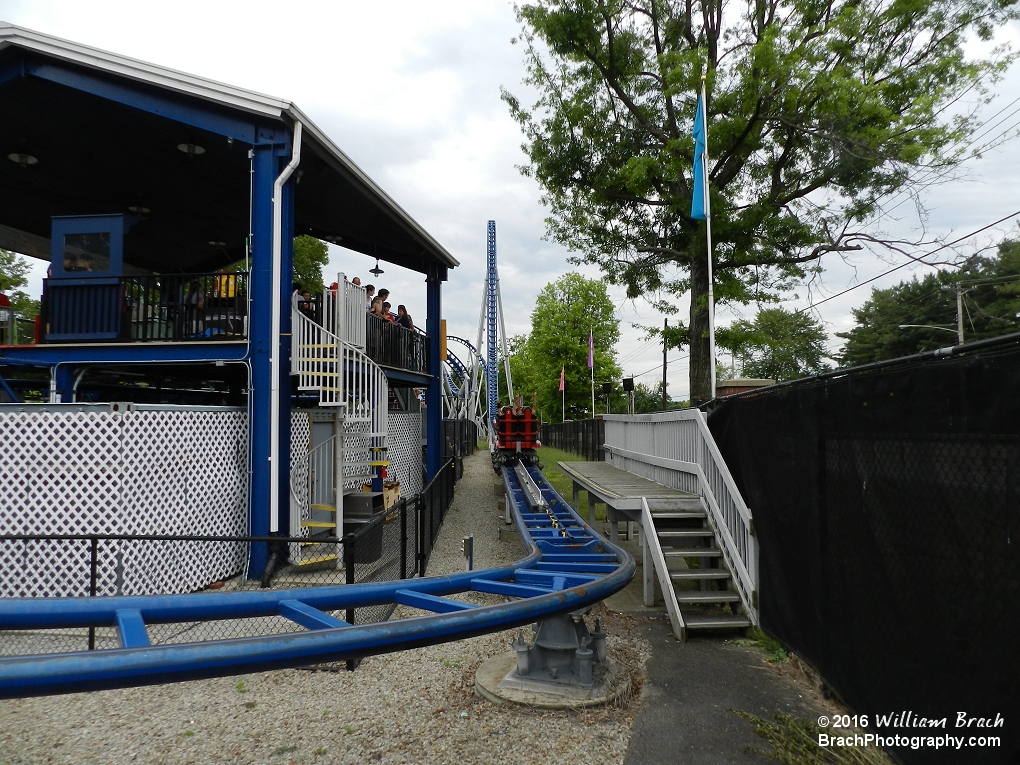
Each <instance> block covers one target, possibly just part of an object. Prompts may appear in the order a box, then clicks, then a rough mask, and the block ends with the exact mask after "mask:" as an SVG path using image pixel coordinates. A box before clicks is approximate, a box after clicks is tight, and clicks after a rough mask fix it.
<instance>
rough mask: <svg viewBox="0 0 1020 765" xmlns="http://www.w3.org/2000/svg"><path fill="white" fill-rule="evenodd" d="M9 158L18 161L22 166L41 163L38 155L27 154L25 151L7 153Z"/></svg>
mask: <svg viewBox="0 0 1020 765" xmlns="http://www.w3.org/2000/svg"><path fill="white" fill-rule="evenodd" d="M7 159H9V160H10V161H11V162H17V163H18V164H19V165H21V166H22V167H28V166H29V165H38V164H39V159H38V158H37V157H33V156H32V155H31V154H26V153H25V152H23V151H15V152H11V153H10V154H8V155H7Z"/></svg>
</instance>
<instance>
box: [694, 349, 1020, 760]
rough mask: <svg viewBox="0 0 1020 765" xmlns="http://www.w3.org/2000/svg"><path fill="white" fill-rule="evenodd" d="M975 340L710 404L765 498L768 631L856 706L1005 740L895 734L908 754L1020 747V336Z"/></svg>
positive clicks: (725, 442) (723, 436) (741, 473)
mask: <svg viewBox="0 0 1020 765" xmlns="http://www.w3.org/2000/svg"><path fill="white" fill-rule="evenodd" d="M978 345H979V344H978V343H975V344H973V345H972V346H970V347H969V348H968V346H966V345H964V346H956V347H954V348H952V349H945V350H944V351H942V352H940V353H939V354H938V355H936V354H934V353H933V354H925V355H921V356H918V357H913V358H908V359H901V360H897V361H894V362H889V363H886V362H882V363H878V364H873V365H869V366H868V367H859V368H857V369H850V370H838V371H837V372H835V373H830V374H827V375H823V376H819V377H817V378H811V379H806V380H800V381H796V382H794V383H792V384H786V385H783V386H775V387H773V388H768V389H765V390H762V391H760V392H755V393H744V394H738V395H735V396H730V397H727V398H724V399H721V400H719V401H717V402H715V404H714V406H713V408H712V409H711V411H710V412H709V415H708V426H709V429H710V430H711V431H712V434H713V436H714V438H715V441H716V443H717V445H718V447H719V450H720V452H721V453H722V456H723V458H724V459H725V461H726V464H727V465H728V466H729V469H730V472H731V473H732V475H733V478H734V481H735V482H736V484H737V486H738V487H739V489H740V491H741V494H742V495H743V497H744V499H745V500H746V501H747V504H748V506H749V507H750V508H751V509H752V510H753V511H754V521H755V523H754V529H755V534H756V536H757V539H758V544H759V551H760V558H759V574H760V584H759V607H760V615H761V626H762V628H763V629H764V630H765V631H767V632H769V633H771V634H772V635H774V636H775V637H777V638H779V639H780V640H781V641H782V642H783V643H784V644H785V645H786V646H787V647H789V648H791V649H793V650H794V651H796V652H797V654H798V655H799V656H800V657H802V658H803V659H805V660H806V661H807V662H808V663H809V664H811V665H813V666H814V667H815V668H816V669H817V670H818V671H819V672H820V673H821V675H822V677H824V678H825V680H826V682H827V683H828V684H830V685H831V687H832V688H833V689H835V691H836V692H837V694H838V695H839V696H840V697H841V698H842V699H843V701H845V702H846V704H847V705H848V706H849V707H850V708H851V709H852V710H853V711H854V712H855V713H858V714H861V715H864V714H869V715H872V720H875V716H876V715H879V714H886V713H887V712H888V711H889V710H903V709H906V710H910V711H911V714H913V715H914V716H915V718H917V719H927V720H932V721H942V720H943V719H945V720H946V721H947V722H945V723H943V725H944V727H945V730H941V731H939V732H940V733H943V734H945V733H948V734H950V735H957V736H972V735H973V736H982V735H988V736H994V737H997V738H1000V739H1001V741H1000V744H999V745H998V746H996V747H980V746H978V745H970V746H967V747H965V748H963V749H962V750H960V751H951V753H948V754H944V753H943V752H941V751H940V752H935V751H933V750H930V749H927V748H923V747H922V748H919V749H912V748H910V746H909V744H908V745H900V746H893V747H892V748H891V751H892V752H893V753H894V754H895V756H896V758H897V759H898V760H899V761H900V762H903V763H906V764H907V765H914V764H915V763H917V764H920V763H929V762H936V761H937V762H953V763H957V762H961V763H962V762H974V763H1013V762H1017V761H1018V759H1020V727H1018V725H1017V722H1018V720H1020V701H1018V696H1017V693H1016V686H1017V681H1018V680H1020V651H1018V650H1017V645H1016V636H1017V634H1018V633H1020V611H1018V610H1017V608H1016V603H1017V602H1018V601H1020V545H1018V544H1017V529H1020V398H1018V397H1017V396H1016V391H1017V390H1020V342H1018V341H1016V340H1013V341H1012V342H1010V343H1005V342H1003V343H1000V344H998V345H993V344H990V343H988V342H986V341H982V344H981V345H982V347H979V348H975V346H978ZM961 713H965V720H964V723H963V725H964V726H965V727H966V726H970V727H969V728H968V730H967V731H966V733H965V732H964V731H963V730H962V729H961V728H960V727H958V726H960V724H961V723H960V722H959V719H960V718H959V717H958V715H959V714H961ZM997 719H998V720H1004V721H1005V722H1004V725H1003V724H1000V725H998V726H995V727H993V728H991V729H989V728H988V727H984V726H988V725H994V724H995V721H996V720H997ZM966 720H971V721H972V722H970V723H967V722H966ZM978 720H980V721H982V722H977V721H978ZM929 724H930V723H929ZM978 726H981V727H978ZM923 730H924V729H922V730H918V729H910V728H907V729H903V728H896V729H895V730H894V729H891V728H889V727H886V728H884V729H879V728H875V727H869V728H868V731H867V732H869V733H876V734H879V735H890V736H892V735H893V734H896V733H899V734H905V735H927V734H924V733H923ZM927 730H930V729H927ZM953 730H956V731H957V732H956V733H953ZM962 740H963V739H961V741H962Z"/></svg>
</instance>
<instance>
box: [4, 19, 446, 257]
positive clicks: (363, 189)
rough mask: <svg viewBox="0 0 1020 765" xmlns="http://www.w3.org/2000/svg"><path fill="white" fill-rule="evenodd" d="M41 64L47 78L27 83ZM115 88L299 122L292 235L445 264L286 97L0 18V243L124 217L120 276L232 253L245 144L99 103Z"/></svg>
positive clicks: (45, 238) (41, 245)
mask: <svg viewBox="0 0 1020 765" xmlns="http://www.w3.org/2000/svg"><path fill="white" fill-rule="evenodd" d="M124 62H128V64H131V65H134V68H133V69H131V70H130V75H131V76H130V77H125V74H124V73H125V70H126V65H125V63H124ZM55 67H56V68H59V70H60V76H59V77H46V76H40V74H39V73H45V72H46V71H51V70H53V69H54V68H55ZM77 75H80V81H79V79H78V78H77ZM88 82H98V83H100V84H101V85H102V87H101V88H98V90H99V91H100V93H101V94H97V92H95V91H96V90H97V89H96V88H92V87H90V86H89V85H87V84H82V83H88ZM122 82H123V83H126V85H127V86H129V87H130V88H131V90H132V91H133V92H134V93H135V94H140V97H141V98H143V99H144V98H151V99H155V100H160V99H165V100H168V101H169V102H170V103H171V104H174V105H176V106H177V107H179V109H183V110H186V109H187V108H188V104H189V102H192V103H194V104H195V105H198V106H200V107H201V108H203V109H205V110H207V111H209V110H212V111H214V112H220V113H222V114H223V116H224V118H225V119H234V120H237V119H240V120H242V121H245V120H247V121H248V122H249V123H252V124H253V125H256V131H257V130H258V126H268V127H269V128H273V127H275V128H276V129H280V128H287V129H290V128H291V127H292V125H293V122H294V120H300V121H301V122H302V123H303V125H304V127H305V130H304V137H303V140H302V147H301V148H302V156H301V163H300V166H299V168H298V183H297V186H296V189H295V233H296V234H311V235H313V236H316V237H318V238H320V239H324V240H328V241H333V242H335V243H336V244H339V245H341V246H343V247H346V248H349V249H352V250H355V251H358V252H362V253H365V254H367V255H370V256H373V257H379V258H380V259H381V260H383V261H386V262H389V263H394V264H397V265H400V266H403V267H406V268H410V269H413V270H415V271H419V272H422V273H427V272H428V270H429V267H430V266H436V265H438V266H440V267H441V268H442V270H444V271H445V269H446V268H451V267H454V266H456V265H458V263H457V261H456V260H455V259H454V258H453V257H452V256H451V255H450V254H449V253H448V252H447V251H446V250H445V249H444V248H443V247H442V246H441V245H439V244H438V243H437V242H436V241H435V240H434V239H433V238H432V237H431V236H430V235H429V234H428V233H427V232H426V231H425V230H424V229H422V228H421V226H420V225H419V224H417V223H416V222H415V221H414V220H413V219H411V218H410V216H408V215H407V213H406V212H404V211H403V210H402V209H401V208H400V207H399V206H398V205H397V204H396V203H395V202H394V201H393V200H392V199H390V198H389V197H388V196H387V195H386V194H385V192H383V191H382V190H381V189H380V188H379V187H378V186H376V185H375V184H374V183H373V182H372V181H371V179H369V178H368V176H367V175H365V174H364V172H363V171H361V170H360V169H359V168H358V167H357V166H356V165H355V164H354V163H353V162H352V161H351V160H350V159H349V158H348V157H347V156H346V155H345V154H343V152H341V151H340V150H339V149H338V148H337V147H336V146H335V145H334V144H332V142H331V141H330V140H329V139H328V137H326V136H325V135H324V134H322V133H321V131H319V129H318V128H316V127H315V125H314V124H312V123H311V122H310V121H308V120H307V118H306V117H304V115H303V114H301V113H300V112H299V111H298V110H297V109H296V107H293V105H291V104H289V102H285V101H280V100H279V99H273V98H270V97H266V96H260V95H259V94H254V93H250V92H248V91H241V90H239V89H236V88H232V87H229V86H224V85H220V84H219V83H214V82H211V81H208V80H202V79H201V78H196V77H194V76H190V75H181V74H180V73H175V72H173V71H171V70H163V69H160V68H159V67H155V66H154V65H150V64H143V63H142V62H135V61H133V60H130V59H124V58H123V57H119V56H116V55H115V54H107V53H105V52H103V51H97V50H95V49H91V48H86V47H84V46H80V45H77V44H73V43H67V42H66V41H62V40H59V39H57V38H51V37H48V36H46V35H40V34H39V33H36V32H31V31H30V30H23V29H21V28H18V27H12V26H10V25H3V24H0V115H3V118H2V119H0V247H5V248H7V249H13V250H15V251H18V252H23V253H24V254H26V255H32V256H35V257H41V258H44V259H47V260H48V259H49V253H48V248H49V237H50V218H51V216H58V215H88V214H111V213H124V214H127V215H131V216H133V217H134V218H135V219H136V222H135V223H134V225H133V226H132V227H131V228H130V230H129V231H128V233H127V234H126V236H125V242H124V246H125V250H124V260H125V263H126V264H127V265H128V266H130V269H129V270H132V271H135V270H137V271H151V272H159V273H202V272H209V271H214V270H217V269H218V268H221V267H223V266H225V265H227V264H230V263H234V262H237V261H239V260H243V259H244V257H245V243H246V237H247V236H248V232H249V230H250V221H249V216H250V183H251V179H252V175H251V160H250V158H249V150H250V149H251V144H250V143H246V142H245V141H243V140H237V139H230V138H228V137H227V136H225V135H223V134H219V133H216V132H210V131H207V130H203V129H200V128H196V127H193V126H191V125H188V124H185V123H184V122H181V121H177V120H175V119H172V118H170V117H168V116H163V114H160V113H156V112H159V111H160V110H158V109H156V110H152V109H149V110H143V109H139V108H135V107H134V106H131V105H127V104H126V103H123V102H120V101H118V100H116V99H115V98H111V97H110V95H109V94H110V92H112V90H113V89H114V88H116V87H118V83H122ZM103 90H106V92H105V93H103V92H102V91H103ZM164 113H173V109H169V110H165V111H164ZM192 147H197V148H192ZM26 158H31V159H26Z"/></svg>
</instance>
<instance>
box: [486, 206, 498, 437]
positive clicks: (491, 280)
mask: <svg viewBox="0 0 1020 765" xmlns="http://www.w3.org/2000/svg"><path fill="white" fill-rule="evenodd" d="M486 253H487V256H488V261H487V269H488V270H487V271H486V272H485V273H486V277H485V285H486V288H485V321H486V327H487V329H488V334H487V335H486V339H485V347H486V351H487V353H486V363H485V390H486V393H487V394H488V405H489V414H488V418H489V428H490V429H491V428H492V421H493V420H494V419H496V414H497V409H498V405H499V390H498V385H499V367H498V366H497V364H496V288H497V286H498V284H499V277H498V276H497V275H496V221H494V220H490V221H489V232H488V248H487V250H486ZM486 437H488V433H486Z"/></svg>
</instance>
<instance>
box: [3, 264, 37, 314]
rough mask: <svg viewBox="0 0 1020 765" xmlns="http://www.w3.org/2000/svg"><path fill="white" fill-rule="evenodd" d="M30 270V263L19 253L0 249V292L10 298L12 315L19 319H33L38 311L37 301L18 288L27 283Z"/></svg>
mask: <svg viewBox="0 0 1020 765" xmlns="http://www.w3.org/2000/svg"><path fill="white" fill-rule="evenodd" d="M31 270H32V266H31V264H30V263H29V262H28V261H27V260H26V259H25V258H23V257H22V256H21V255H18V254H16V253H13V252H10V251H8V250H4V249H0V292H2V293H4V294H5V295H7V297H9V298H10V299H11V307H12V308H13V309H14V315H15V316H17V317H19V318H21V319H34V318H35V317H36V315H37V314H38V313H39V301H38V300H33V299H32V297H31V296H30V295H29V294H28V293H27V292H24V291H22V290H21V289H19V287H24V286H25V285H26V284H28V274H29V272H30V271H31Z"/></svg>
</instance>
